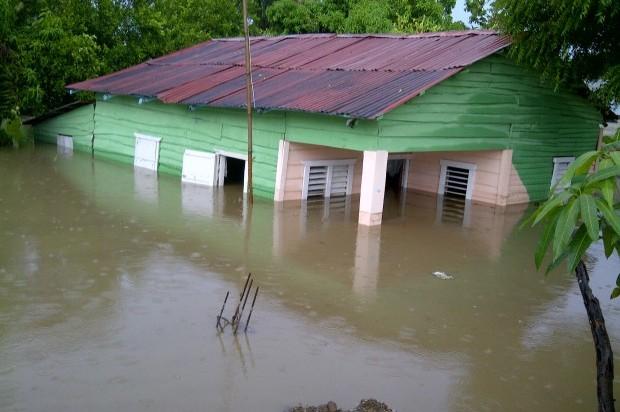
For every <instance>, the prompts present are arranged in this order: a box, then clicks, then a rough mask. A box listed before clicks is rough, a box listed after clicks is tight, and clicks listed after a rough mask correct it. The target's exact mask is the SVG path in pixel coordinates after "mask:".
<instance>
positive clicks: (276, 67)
mask: <svg viewBox="0 0 620 412" xmlns="http://www.w3.org/2000/svg"><path fill="white" fill-rule="evenodd" d="M144 64H147V65H149V66H161V67H188V66H205V67H206V66H228V67H245V63H223V62H209V63H154V62H146V63H144ZM463 67H465V65H456V66H448V67H439V68H433V69H418V68H416V69H383V68H380V69H364V68H360V69H345V68H331V67H328V68H308V67H303V66H298V67H288V66H280V65H267V64H255V63H252V69H276V70H299V71H307V72H320V71H330V72H368V73H371V72H383V73H417V72H436V71H441V70H453V69H458V68H463Z"/></svg>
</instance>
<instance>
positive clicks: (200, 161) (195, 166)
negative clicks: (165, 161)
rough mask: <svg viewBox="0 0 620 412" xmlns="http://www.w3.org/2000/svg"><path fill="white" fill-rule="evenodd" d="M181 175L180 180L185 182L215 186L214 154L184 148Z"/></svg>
mask: <svg viewBox="0 0 620 412" xmlns="http://www.w3.org/2000/svg"><path fill="white" fill-rule="evenodd" d="M181 175H182V180H183V181H184V182H187V183H194V184H198V185H206V186H215V185H216V184H217V181H216V177H217V173H216V154H215V153H209V152H199V151H196V150H189V149H187V150H185V153H184V154H183V171H182V174H181Z"/></svg>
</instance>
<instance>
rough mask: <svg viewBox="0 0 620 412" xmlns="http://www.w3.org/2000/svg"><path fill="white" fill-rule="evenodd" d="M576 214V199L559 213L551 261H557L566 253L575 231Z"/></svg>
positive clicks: (577, 212) (577, 209)
mask: <svg viewBox="0 0 620 412" xmlns="http://www.w3.org/2000/svg"><path fill="white" fill-rule="evenodd" d="M578 214H579V203H578V202H577V199H572V200H570V201H569V202H568V203H567V204H566V206H565V207H564V208H563V209H562V210H561V211H560V214H559V215H558V221H557V223H556V226H555V233H554V235H553V259H557V258H558V257H559V256H560V255H561V254H562V253H563V252H565V251H566V246H568V243H569V242H570V239H571V236H572V234H573V232H574V231H575V225H576V224H577V215H578Z"/></svg>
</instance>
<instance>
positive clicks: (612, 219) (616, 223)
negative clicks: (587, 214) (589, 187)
mask: <svg viewBox="0 0 620 412" xmlns="http://www.w3.org/2000/svg"><path fill="white" fill-rule="evenodd" d="M596 207H598V210H600V211H601V213H602V214H603V217H604V218H605V222H606V223H607V224H608V225H609V226H611V228H612V229H613V230H614V232H616V234H617V235H620V219H619V218H618V215H617V214H616V212H615V210H613V209H612V208H611V207H609V205H608V204H607V203H605V202H603V201H601V200H600V199H596Z"/></svg>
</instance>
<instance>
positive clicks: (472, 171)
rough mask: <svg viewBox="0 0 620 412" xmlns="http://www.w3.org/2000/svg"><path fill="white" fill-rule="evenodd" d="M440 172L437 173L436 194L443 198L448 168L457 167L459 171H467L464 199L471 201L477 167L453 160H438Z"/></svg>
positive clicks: (473, 164)
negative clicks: (437, 186)
mask: <svg viewBox="0 0 620 412" xmlns="http://www.w3.org/2000/svg"><path fill="white" fill-rule="evenodd" d="M439 164H440V167H441V169H440V172H439V188H438V189H437V194H439V195H441V196H443V195H444V194H445V189H446V174H447V172H448V167H450V166H451V167H458V168H459V169H467V170H469V176H468V179H467V189H466V191H465V199H467V200H471V199H472V196H473V194H474V183H475V181H476V169H477V168H478V166H477V165H476V164H475V163H465V162H456V161H453V160H443V159H442V160H440V161H439Z"/></svg>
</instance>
